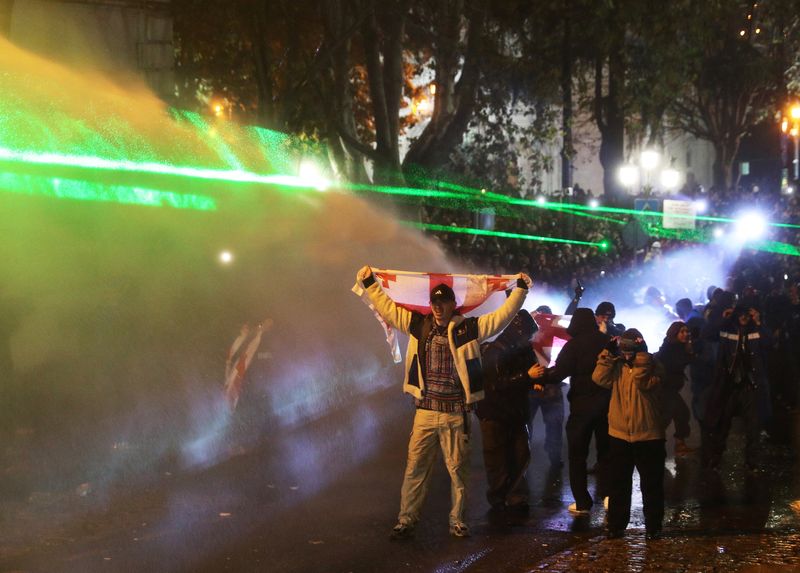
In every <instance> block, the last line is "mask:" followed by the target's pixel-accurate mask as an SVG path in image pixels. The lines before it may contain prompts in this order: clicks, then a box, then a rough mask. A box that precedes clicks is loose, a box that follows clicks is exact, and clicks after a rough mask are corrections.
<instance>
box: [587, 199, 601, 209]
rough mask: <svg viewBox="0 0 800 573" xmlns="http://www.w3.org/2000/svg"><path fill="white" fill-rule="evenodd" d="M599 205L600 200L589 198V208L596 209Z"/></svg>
mask: <svg viewBox="0 0 800 573" xmlns="http://www.w3.org/2000/svg"><path fill="white" fill-rule="evenodd" d="M599 206H600V201H598V200H597V199H594V198H592V199H589V208H590V209H597V208H598V207H599Z"/></svg>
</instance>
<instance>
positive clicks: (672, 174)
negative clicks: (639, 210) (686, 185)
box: [661, 167, 681, 191]
mask: <svg viewBox="0 0 800 573" xmlns="http://www.w3.org/2000/svg"><path fill="white" fill-rule="evenodd" d="M680 184H681V174H680V172H679V171H678V170H677V169H673V168H672V167H668V168H666V169H664V170H663V171H662V172H661V186H662V187H663V188H664V189H666V190H667V191H674V190H675V189H677V188H678V185H680Z"/></svg>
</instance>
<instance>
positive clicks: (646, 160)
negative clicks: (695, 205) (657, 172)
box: [639, 149, 661, 171]
mask: <svg viewBox="0 0 800 573" xmlns="http://www.w3.org/2000/svg"><path fill="white" fill-rule="evenodd" d="M659 163H661V154H660V153H659V152H658V151H655V150H653V149H645V150H644V151H642V153H641V155H639V164H640V165H641V166H642V169H644V170H645V171H652V170H653V169H655V168H656V167H658V164H659Z"/></svg>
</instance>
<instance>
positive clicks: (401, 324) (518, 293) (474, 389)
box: [364, 277, 528, 404]
mask: <svg viewBox="0 0 800 573" xmlns="http://www.w3.org/2000/svg"><path fill="white" fill-rule="evenodd" d="M364 287H365V288H366V292H367V296H368V297H369V299H370V301H371V302H372V304H373V305H374V306H375V310H376V311H377V312H378V314H380V315H381V317H383V319H384V320H385V321H386V322H387V323H389V324H390V325H391V326H392V327H393V328H396V329H398V330H400V331H401V332H405V333H406V334H408V348H407V349H406V361H405V379H404V380H403V391H404V392H406V393H407V394H411V395H412V396H414V397H415V398H422V397H423V395H424V393H425V379H424V375H423V371H424V369H423V364H424V356H420V353H421V352H424V341H425V340H427V337H428V334H430V332H431V329H432V328H433V316H432V315H427V316H426V315H422V314H420V313H418V312H412V311H410V310H406V309H405V308H403V307H400V306H397V305H396V304H395V303H394V301H393V300H392V299H391V298H389V297H388V296H387V295H386V293H384V292H383V289H381V287H380V285H379V284H378V283H377V282H376V281H375V280H374V279H373V278H372V277H369V278H368V279H366V280H364ZM527 294H528V289H524V288H519V287H517V288H515V289H514V290H513V291H512V292H511V296H509V297H508V298H507V299H506V302H505V303H504V304H503V306H501V307H500V308H498V309H497V310H496V311H494V312H490V313H487V314H484V315H481V316H478V317H470V318H465V317H463V316H461V315H460V314H457V315H455V316H453V318H452V319H451V320H450V324H448V325H447V338H448V340H449V341H450V351H451V352H452V353H453V358H454V362H455V366H456V370H457V371H458V377H459V380H460V381H461V385H462V387H463V388H464V398H465V400H466V403H467V404H472V403H474V402H478V401H479V400H482V399H483V396H484V392H483V372H482V369H481V347H480V343H481V342H483V341H484V340H486V339H487V338H490V337H492V336H494V335H495V334H497V333H498V332H500V331H501V330H503V329H504V328H505V327H506V326H508V324H509V323H510V322H511V320H512V319H513V318H514V316H515V315H516V314H517V312H519V310H520V309H521V308H522V303H523V302H525V297H526V296H527ZM420 340H422V341H423V345H422V346H423V348H420V343H419V341H420Z"/></svg>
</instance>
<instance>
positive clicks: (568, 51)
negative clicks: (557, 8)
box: [561, 0, 575, 189]
mask: <svg viewBox="0 0 800 573" xmlns="http://www.w3.org/2000/svg"><path fill="white" fill-rule="evenodd" d="M571 7H572V3H571V2H570V1H569V0H567V2H566V6H565V12H564V36H563V38H562V43H561V139H562V144H561V188H562V189H567V188H568V187H572V158H573V157H574V155H575V152H574V149H573V147H572V67H573V57H572V11H571V10H570V8H571Z"/></svg>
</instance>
